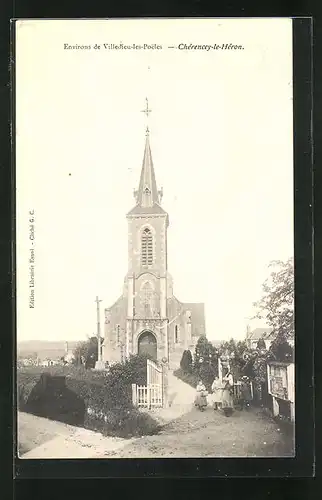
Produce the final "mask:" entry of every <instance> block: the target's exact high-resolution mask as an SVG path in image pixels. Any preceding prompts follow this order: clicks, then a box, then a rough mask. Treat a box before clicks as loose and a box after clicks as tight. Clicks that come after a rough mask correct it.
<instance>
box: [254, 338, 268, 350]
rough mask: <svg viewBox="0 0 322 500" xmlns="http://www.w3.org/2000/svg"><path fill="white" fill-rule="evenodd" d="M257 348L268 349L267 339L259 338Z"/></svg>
mask: <svg viewBox="0 0 322 500" xmlns="http://www.w3.org/2000/svg"><path fill="white" fill-rule="evenodd" d="M256 349H258V350H260V351H262V350H264V349H266V344H265V340H264V339H259V340H258V342H257V346H256Z"/></svg>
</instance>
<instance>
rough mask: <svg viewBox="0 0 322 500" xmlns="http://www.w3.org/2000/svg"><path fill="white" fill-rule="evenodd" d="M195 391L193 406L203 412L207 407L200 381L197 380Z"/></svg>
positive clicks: (205, 393) (204, 391)
mask: <svg viewBox="0 0 322 500" xmlns="http://www.w3.org/2000/svg"><path fill="white" fill-rule="evenodd" d="M196 390H197V394H196V399H195V406H197V407H198V408H199V410H200V411H204V410H205V408H206V406H207V391H206V387H205V386H204V384H203V383H202V381H201V380H199V382H198V385H197V387H196Z"/></svg>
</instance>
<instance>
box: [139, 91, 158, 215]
mask: <svg viewBox="0 0 322 500" xmlns="http://www.w3.org/2000/svg"><path fill="white" fill-rule="evenodd" d="M145 101H146V107H145V109H144V110H142V113H144V114H145V115H146V116H147V118H148V117H149V113H151V109H149V102H148V99H147V98H146V100H145ZM134 195H135V198H136V203H137V205H138V206H140V207H153V206H154V205H155V204H157V205H159V204H160V203H161V198H162V190H161V191H158V188H157V183H156V179H155V173H154V167H153V161H152V154H151V147H150V130H149V127H148V126H147V127H146V133H145V148H144V155H143V163H142V169H141V176H140V184H139V189H138V190H137V191H135V192H134Z"/></svg>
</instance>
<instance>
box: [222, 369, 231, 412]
mask: <svg viewBox="0 0 322 500" xmlns="http://www.w3.org/2000/svg"><path fill="white" fill-rule="evenodd" d="M223 386H224V387H223V391H222V408H223V411H224V413H225V415H226V417H230V416H231V415H232V413H233V409H234V400H233V388H234V379H233V376H232V373H231V372H228V373H227V375H225V376H224V377H223Z"/></svg>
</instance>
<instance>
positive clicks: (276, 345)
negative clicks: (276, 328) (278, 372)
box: [269, 335, 294, 362]
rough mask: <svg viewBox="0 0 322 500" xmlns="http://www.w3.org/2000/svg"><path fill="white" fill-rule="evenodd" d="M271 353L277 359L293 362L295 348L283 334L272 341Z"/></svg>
mask: <svg viewBox="0 0 322 500" xmlns="http://www.w3.org/2000/svg"><path fill="white" fill-rule="evenodd" d="M269 352H270V354H271V355H272V359H274V360H276V361H284V362H290V361H291V362H293V361H294V349H293V347H292V346H291V345H290V344H289V343H288V342H287V340H286V338H285V337H284V336H283V335H278V336H277V337H276V338H275V339H274V340H273V342H272V343H271V346H270V349H269Z"/></svg>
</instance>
